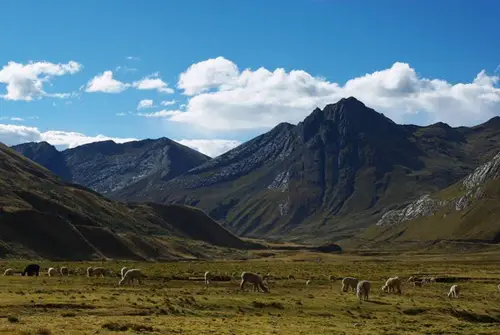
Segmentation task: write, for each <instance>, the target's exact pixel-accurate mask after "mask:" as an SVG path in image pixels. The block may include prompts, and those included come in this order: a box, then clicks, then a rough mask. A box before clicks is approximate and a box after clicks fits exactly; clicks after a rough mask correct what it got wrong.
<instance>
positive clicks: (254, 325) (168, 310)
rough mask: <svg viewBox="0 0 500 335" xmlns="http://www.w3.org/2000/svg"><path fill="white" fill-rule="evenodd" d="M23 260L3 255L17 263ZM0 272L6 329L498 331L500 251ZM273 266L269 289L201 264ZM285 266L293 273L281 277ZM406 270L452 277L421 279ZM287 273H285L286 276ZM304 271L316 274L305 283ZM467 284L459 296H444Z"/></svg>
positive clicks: (287, 255) (1, 321)
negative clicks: (103, 271)
mask: <svg viewBox="0 0 500 335" xmlns="http://www.w3.org/2000/svg"><path fill="white" fill-rule="evenodd" d="M25 264H27V262H18V261H2V262H0V268H1V269H2V271H3V270H4V269H6V268H7V267H10V268H14V269H15V270H16V271H21V270H22V268H23V266H24V265H25ZM40 264H41V265H42V269H43V270H44V271H43V273H42V274H41V276H40V277H38V278H36V277H22V276H20V275H19V274H18V273H17V274H16V275H15V276H12V277H8V276H0V334H120V333H127V332H130V331H141V333H144V334H188V335H189V334H193V335H194V334H196V335H199V334H217V335H218V334H238V335H239V334H248V335H250V334H252V335H253V334H307V335H309V334H311V335H316V334H425V333H427V334H498V332H499V329H500V291H499V289H498V288H497V285H498V284H500V267H499V264H500V254H498V253H496V254H482V255H468V256H466V255H454V256H450V255H447V256H444V255H433V256H429V255H413V256H404V257H397V256H353V255H325V254H313V253H300V252H295V253H293V252H284V253H280V254H278V255H275V256H274V257H270V258H265V259H256V260H249V261H219V262H175V263H135V264H132V263H126V264H125V263H118V262H105V263H94V265H93V266H97V265H98V264H99V265H103V266H106V267H109V268H112V269H113V270H114V271H115V273H117V272H118V271H119V269H120V268H121V267H122V266H127V267H129V268H132V267H134V268H141V269H142V270H143V272H144V273H146V274H147V275H148V278H146V279H145V280H144V284H143V285H142V286H135V287H130V286H129V287H118V285H117V283H118V281H119V278H118V277H117V276H114V277H107V278H87V277H85V276H83V275H78V276H71V277H47V275H46V270H47V268H48V267H49V266H54V267H56V266H62V265H66V266H69V267H70V268H76V267H80V268H85V267H86V266H88V265H89V263H77V262H74V263H64V264H63V263H55V262H41V263H40ZM206 270H209V271H211V272H212V273H214V274H226V273H227V274H232V273H237V276H239V274H241V272H242V271H256V272H260V273H261V274H263V273H267V272H271V274H272V275H273V276H275V278H273V279H271V280H270V281H269V287H270V290H271V292H270V293H269V294H265V293H258V292H253V290H252V289H251V287H247V288H246V291H245V292H241V291H240V290H239V279H238V278H233V279H232V280H231V281H225V282H223V281H219V282H213V283H212V284H211V285H210V286H209V287H205V285H204V283H203V281H202V280H201V279H202V276H203V273H204V272H205V271H206ZM289 274H293V275H295V277H296V278H297V279H296V280H289V279H285V278H286V277H288V275H289ZM330 275H334V276H335V277H337V278H341V277H344V276H354V277H358V278H360V279H367V280H370V281H372V293H371V296H370V301H368V302H361V303H360V302H359V301H358V300H357V299H356V296H355V294H354V293H353V292H349V293H342V292H341V290H340V288H341V283H340V279H337V280H335V281H333V282H330V281H329V280H328V276H330ZM395 275H398V276H399V277H404V280H405V283H404V285H403V294H402V295H401V296H399V295H397V294H386V293H382V292H381V290H380V287H381V286H382V284H383V282H385V280H386V279H387V278H388V277H392V276H395ZM410 275H421V276H427V275H429V276H438V277H447V278H448V277H455V278H451V279H449V280H450V282H446V283H445V282H438V283H432V284H427V285H425V284H424V286H423V287H422V288H415V287H413V286H410V285H409V284H407V283H406V279H407V278H408V277H409V276H410ZM282 278H283V279H282ZM307 279H312V280H311V282H310V284H309V285H308V286H306V285H305V281H306V280H307ZM453 282H455V283H459V285H460V286H461V287H462V291H461V296H460V298H459V299H453V300H450V299H449V298H448V297H447V295H446V294H447V293H448V290H449V288H450V286H451V285H452V284H453Z"/></svg>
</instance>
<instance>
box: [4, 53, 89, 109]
mask: <svg viewBox="0 0 500 335" xmlns="http://www.w3.org/2000/svg"><path fill="white" fill-rule="evenodd" d="M82 68H83V66H82V65H81V64H80V63H77V62H75V61H70V62H68V63H66V64H62V63H58V64H54V63H49V62H36V63H34V62H29V63H28V64H26V65H23V64H20V63H16V62H12V61H11V62H8V63H7V65H4V66H3V68H2V69H1V70H0V83H3V84H6V85H7V93H6V94H3V95H0V97H1V98H3V99H5V100H23V101H31V100H33V99H40V98H42V97H51V98H68V97H70V96H71V94H70V93H47V92H45V90H44V84H50V81H51V79H52V78H54V77H56V76H63V75H67V74H75V73H77V72H79V71H80V70H81V69H82Z"/></svg>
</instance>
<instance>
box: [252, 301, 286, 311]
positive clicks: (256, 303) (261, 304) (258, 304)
mask: <svg viewBox="0 0 500 335" xmlns="http://www.w3.org/2000/svg"><path fill="white" fill-rule="evenodd" d="M252 305H253V307H255V308H266V307H269V308H277V309H285V307H283V305H282V304H281V303H279V302H275V301H273V302H270V303H265V302H260V301H254V302H252Z"/></svg>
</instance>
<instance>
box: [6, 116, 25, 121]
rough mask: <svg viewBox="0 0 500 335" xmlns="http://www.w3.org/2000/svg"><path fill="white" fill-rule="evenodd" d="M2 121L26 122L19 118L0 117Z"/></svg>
mask: <svg viewBox="0 0 500 335" xmlns="http://www.w3.org/2000/svg"><path fill="white" fill-rule="evenodd" d="M0 120H10V121H18V122H20V121H24V119H23V118H20V117H17V116H0Z"/></svg>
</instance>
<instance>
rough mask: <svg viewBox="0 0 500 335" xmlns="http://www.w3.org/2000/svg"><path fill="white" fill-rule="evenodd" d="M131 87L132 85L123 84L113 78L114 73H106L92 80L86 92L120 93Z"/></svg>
mask: <svg viewBox="0 0 500 335" xmlns="http://www.w3.org/2000/svg"><path fill="white" fill-rule="evenodd" d="M129 87H130V84H126V83H122V82H121V81H119V80H116V79H114V78H113V71H109V70H108V71H104V72H103V73H101V74H98V75H97V76H95V77H94V78H92V79H91V80H90V81H89V82H88V83H87V87H86V89H85V91H86V92H89V93H93V92H103V93H120V92H123V91H125V90H126V89H127V88H129Z"/></svg>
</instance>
